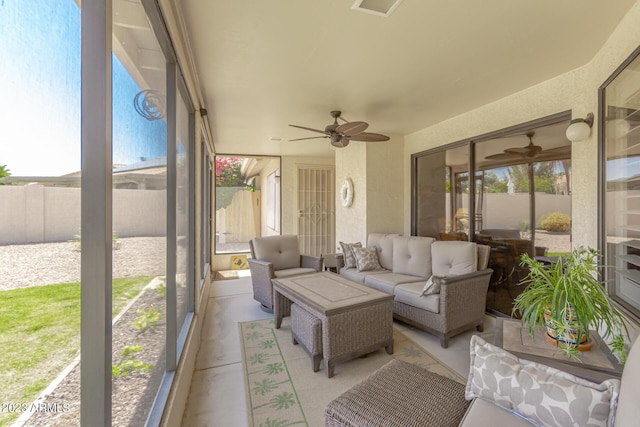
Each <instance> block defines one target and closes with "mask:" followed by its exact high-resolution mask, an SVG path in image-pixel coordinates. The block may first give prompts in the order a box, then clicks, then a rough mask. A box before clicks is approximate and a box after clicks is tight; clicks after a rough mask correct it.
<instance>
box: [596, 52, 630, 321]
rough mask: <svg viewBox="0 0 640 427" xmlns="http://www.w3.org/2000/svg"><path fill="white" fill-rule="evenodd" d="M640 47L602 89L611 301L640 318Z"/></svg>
mask: <svg viewBox="0 0 640 427" xmlns="http://www.w3.org/2000/svg"><path fill="white" fill-rule="evenodd" d="M639 72H640V48H639V49H637V50H636V51H635V52H634V53H633V54H632V55H631V57H630V58H629V59H628V60H627V61H626V62H625V63H623V64H622V65H621V66H620V68H618V70H616V71H615V72H614V73H613V75H612V76H611V77H610V78H609V79H608V80H607V81H606V82H605V83H604V84H603V86H602V87H601V88H600V123H602V124H603V125H602V130H601V139H600V141H601V144H602V164H601V168H600V170H601V182H603V183H604V185H603V187H602V192H603V200H604V203H603V204H602V208H601V218H602V219H601V223H602V225H601V227H602V232H601V233H602V235H603V236H604V245H602V246H603V248H602V250H603V252H604V255H605V260H606V262H605V265H608V266H611V267H608V268H605V270H604V276H605V280H606V281H607V283H608V290H609V293H610V295H611V296H612V298H613V299H614V300H615V301H616V302H617V303H619V304H620V305H622V306H623V307H624V308H626V309H627V310H628V311H629V312H630V313H631V314H633V315H634V316H635V317H636V318H638V317H640V185H639V184H638V183H639V182H640V79H638V75H639Z"/></svg>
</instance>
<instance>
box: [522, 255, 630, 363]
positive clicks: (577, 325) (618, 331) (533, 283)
mask: <svg viewBox="0 0 640 427" xmlns="http://www.w3.org/2000/svg"><path fill="white" fill-rule="evenodd" d="M599 257H600V253H599V251H597V250H595V249H592V248H584V247H582V246H581V247H578V248H575V249H573V250H572V251H571V253H570V254H569V255H567V256H565V257H562V258H560V259H558V261H557V262H556V264H555V265H551V266H546V265H544V264H542V263H541V262H539V261H536V260H535V259H534V258H531V257H530V256H529V255H527V254H524V255H523V256H522V258H521V264H520V265H522V266H523V267H526V268H528V270H529V273H528V274H527V276H526V277H525V278H524V280H523V285H526V286H527V287H526V288H525V290H524V291H523V292H522V293H521V294H520V295H518V296H517V297H516V299H515V303H514V306H513V311H512V314H516V313H519V314H520V315H521V317H522V324H523V325H524V326H526V327H527V328H528V329H529V333H530V334H531V336H532V337H533V336H534V333H535V330H536V328H537V327H538V326H539V325H544V326H546V327H547V328H551V329H555V332H554V333H555V336H556V337H558V339H557V345H558V347H559V348H560V349H561V350H562V351H563V352H564V353H565V354H567V355H568V356H570V357H577V355H578V354H579V353H578V352H579V350H578V344H580V339H581V337H583V338H584V339H586V340H587V341H590V330H589V328H590V327H593V328H595V329H596V330H598V331H602V334H603V339H604V340H605V341H607V342H609V343H610V344H611V346H612V347H613V351H614V353H616V355H617V356H618V358H619V359H620V361H621V363H623V364H624V362H625V360H626V354H625V352H624V336H625V335H626V336H627V337H628V336H629V335H628V331H627V328H626V325H625V323H624V318H623V316H622V314H621V313H620V312H619V311H618V310H617V309H616V308H615V307H614V306H613V305H612V304H611V301H610V300H609V297H608V294H607V291H606V289H605V287H604V284H603V282H601V281H599V280H598V279H596V277H597V276H596V275H597V272H598V268H599V267H600V266H599V265H598V262H597V260H598V258H599ZM545 312H546V313H547V316H546V319H545ZM570 331H572V332H570ZM551 335H552V334H551Z"/></svg>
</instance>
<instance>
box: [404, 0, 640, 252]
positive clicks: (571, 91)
mask: <svg viewBox="0 0 640 427" xmlns="http://www.w3.org/2000/svg"><path fill="white" fill-rule="evenodd" d="M639 23H640V1H639V2H637V3H636V4H635V5H634V7H633V8H631V10H630V11H629V13H628V14H627V15H626V16H625V17H624V18H623V19H622V21H621V23H620V25H619V26H618V27H617V28H616V29H615V31H614V32H613V33H612V35H611V37H610V38H609V40H607V41H606V43H605V44H604V45H603V47H602V48H601V49H600V51H599V52H598V54H597V55H596V56H595V57H594V58H593V60H592V61H591V62H590V63H588V64H586V65H585V66H583V67H582V68H580V69H577V70H574V71H571V72H569V73H566V74H563V75H560V76H558V77H555V78H553V79H551V80H548V81H545V82H542V83H540V84H537V85H535V86H532V87H530V88H528V89H525V90H523V91H521V92H518V93H515V94H513V95H510V96H508V97H505V98H503V99H500V100H497V101H495V102H492V103H490V104H487V105H484V106H482V107H480V108H477V109H475V110H472V111H469V112H467V113H465V114H461V115H459V116H457V117H453V118H451V119H448V120H446V121H443V122H441V123H438V124H436V125H434V126H431V127H429V128H426V129H423V130H421V131H418V132H415V133H413V134H411V135H407V136H405V145H404V156H403V162H404V182H405V185H404V213H405V214H404V231H405V233H407V234H408V233H409V231H410V226H411V223H410V222H411V215H410V212H411V211H410V207H411V198H410V192H411V180H410V174H411V167H410V158H411V154H414V153H418V152H420V151H424V150H427V149H429V148H433V147H438V146H441V145H444V144H448V143H451V142H455V141H459V140H462V139H465V138H470V137H473V136H476V135H481V134H484V133H487V132H491V131H495V130H498V129H502V128H506V127H508V126H512V125H516V124H519V123H524V122H528V121H531V120H534V119H537V118H540V117H544V116H548V115H551V114H554V113H558V112H561V111H566V110H572V113H573V117H584V116H585V115H586V114H587V113H589V112H593V113H594V114H595V115H596V121H595V124H594V128H593V130H592V132H591V136H590V138H588V139H587V140H585V141H581V142H578V143H574V144H573V146H572V166H573V194H572V195H573V200H572V208H573V212H572V217H573V222H572V224H573V229H572V233H573V244H574V245H590V246H596V245H597V238H598V236H597V218H598V211H597V208H596V207H597V202H598V194H597V188H598V181H597V178H598V177H597V173H596V171H597V168H598V162H597V131H596V129H597V127H598V126H600V123H599V118H598V117H597V111H598V88H599V87H600V85H601V84H602V83H603V82H604V81H605V80H606V79H607V78H608V76H609V75H610V74H611V73H612V72H613V71H614V70H615V69H616V68H617V67H618V66H619V65H620V64H621V63H622V62H623V61H624V60H625V59H626V58H627V57H628V56H629V55H630V54H631V53H632V52H633V50H634V49H636V48H637V47H638V45H640V25H639ZM567 54H570V53H567Z"/></svg>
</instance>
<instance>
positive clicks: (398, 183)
mask: <svg viewBox="0 0 640 427" xmlns="http://www.w3.org/2000/svg"><path fill="white" fill-rule="evenodd" d="M403 141H404V139H403V138H402V137H401V136H391V139H390V140H389V141H388V142H384V143H365V142H351V143H350V144H349V145H348V146H347V147H345V148H342V149H340V150H337V151H336V197H337V198H338V201H337V203H336V240H337V241H338V242H340V241H343V242H362V243H365V242H366V238H367V235H368V234H369V233H373V232H389V233H401V232H402V224H403V219H402V218H403V210H402V206H403V204H404V203H403V197H404V195H403V192H402V188H403V186H404V182H403V161H402V159H403V155H404V150H403V148H402V147H403ZM346 178H350V179H351V181H353V193H354V195H353V204H352V205H351V207H348V208H346V207H343V206H342V204H341V203H340V199H339V198H340V187H341V186H342V182H343V181H344V180H345V179H346Z"/></svg>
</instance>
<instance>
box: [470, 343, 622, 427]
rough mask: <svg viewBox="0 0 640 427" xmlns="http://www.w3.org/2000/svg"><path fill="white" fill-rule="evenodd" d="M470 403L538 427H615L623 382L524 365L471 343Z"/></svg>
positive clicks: (496, 350)
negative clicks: (475, 400)
mask: <svg viewBox="0 0 640 427" xmlns="http://www.w3.org/2000/svg"><path fill="white" fill-rule="evenodd" d="M470 347H471V348H470V353H471V366H470V369H469V379H468V381H467V388H466V390H465V397H466V398H467V400H471V399H473V398H476V397H477V398H480V399H484V400H487V401H490V402H492V403H494V404H496V405H498V406H500V407H502V408H504V409H506V410H507V411H510V412H513V413H514V414H515V415H517V416H520V417H522V418H525V419H526V420H528V421H529V422H531V423H533V424H535V425H543V426H568V425H579V426H586V425H589V426H608V427H612V426H613V419H614V415H615V409H616V404H617V401H618V393H619V391H620V381H619V380H617V379H610V380H606V381H603V382H601V383H600V384H596V383H592V382H590V381H587V380H584V379H582V378H578V377H576V376H574V375H571V374H569V373H567V372H564V371H560V370H558V369H554V368H551V367H549V366H546V365H542V364H540V363H535V362H531V361H528V360H521V359H519V358H517V357H516V356H514V355H513V354H511V353H509V352H507V351H505V350H503V349H501V348H499V347H496V346H494V345H491V344H489V343H487V342H486V341H484V340H483V339H482V338H480V337H479V336H477V335H474V336H472V337H471V345H470Z"/></svg>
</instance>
